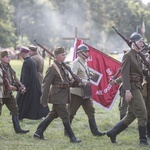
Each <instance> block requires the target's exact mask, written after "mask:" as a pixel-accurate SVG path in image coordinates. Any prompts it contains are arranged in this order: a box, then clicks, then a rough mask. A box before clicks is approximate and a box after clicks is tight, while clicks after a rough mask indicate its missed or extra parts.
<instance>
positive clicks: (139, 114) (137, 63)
mask: <svg viewBox="0 0 150 150" xmlns="http://www.w3.org/2000/svg"><path fill="white" fill-rule="evenodd" d="M121 76H122V81H123V90H124V91H126V90H130V91H131V93H132V96H133V98H132V100H131V101H130V102H129V104H128V105H129V107H128V109H127V115H126V116H125V118H123V122H124V123H125V124H126V125H127V126H128V125H129V124H131V123H132V122H133V121H134V120H135V118H137V119H138V126H146V123H147V111H146V106H145V103H144V99H143V95H142V93H141V89H142V84H141V83H142V81H134V80H133V79H132V77H133V76H136V77H137V78H141V79H142V77H143V69H142V61H141V59H140V57H139V55H138V53H137V51H135V50H133V49H131V50H130V51H128V52H127V53H126V54H125V55H124V57H123V61H122V71H121Z"/></svg>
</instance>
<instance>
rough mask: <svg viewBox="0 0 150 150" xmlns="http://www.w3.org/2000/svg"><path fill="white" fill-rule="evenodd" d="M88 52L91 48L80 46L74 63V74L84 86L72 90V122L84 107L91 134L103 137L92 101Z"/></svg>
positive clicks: (70, 108)
mask: <svg viewBox="0 0 150 150" xmlns="http://www.w3.org/2000/svg"><path fill="white" fill-rule="evenodd" d="M88 52H89V48H88V47H87V46H86V45H84V44H82V45H80V46H79V47H78V49H77V55H78V57H77V58H76V59H75V60H74V61H73V63H72V67H71V69H72V72H73V73H74V74H76V75H77V76H78V77H79V78H81V79H82V82H83V84H84V85H83V86H80V87H72V88H71V103H70V105H69V111H70V122H71V123H72V120H73V118H74V116H75V115H76V113H77V111H78V109H79V107H80V106H82V108H83V109H84V112H85V114H86V115H87V117H88V122H89V127H90V130H91V133H92V134H93V135H94V136H103V135H104V133H101V132H100V131H99V130H98V128H97V124H96V121H95V108H94V107H93V101H92V99H91V96H92V94H90V93H91V82H90V74H89V69H88V66H87V62H86V59H87V58H88ZM84 87H85V88H84ZM89 89H90V90H89ZM84 92H85V93H84Z"/></svg>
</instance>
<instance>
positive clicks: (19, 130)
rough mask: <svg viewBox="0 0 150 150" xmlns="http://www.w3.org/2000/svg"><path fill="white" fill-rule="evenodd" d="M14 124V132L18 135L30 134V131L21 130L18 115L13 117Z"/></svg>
mask: <svg viewBox="0 0 150 150" xmlns="http://www.w3.org/2000/svg"><path fill="white" fill-rule="evenodd" d="M12 122H13V126H14V130H15V132H16V133H28V132H29V130H23V129H21V127H20V124H19V118H18V115H12Z"/></svg>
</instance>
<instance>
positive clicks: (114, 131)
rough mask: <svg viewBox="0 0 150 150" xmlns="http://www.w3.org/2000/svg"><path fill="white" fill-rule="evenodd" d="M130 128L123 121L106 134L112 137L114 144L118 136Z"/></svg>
mask: <svg viewBox="0 0 150 150" xmlns="http://www.w3.org/2000/svg"><path fill="white" fill-rule="evenodd" d="M127 127H128V126H127V125H125V124H124V123H123V121H120V122H118V123H117V124H116V125H115V126H114V127H113V128H112V129H111V130H109V131H107V132H106V134H107V136H108V137H110V139H111V142H112V143H117V142H116V136H117V135H118V134H119V133H120V132H122V131H123V130H125V129H126V128H127Z"/></svg>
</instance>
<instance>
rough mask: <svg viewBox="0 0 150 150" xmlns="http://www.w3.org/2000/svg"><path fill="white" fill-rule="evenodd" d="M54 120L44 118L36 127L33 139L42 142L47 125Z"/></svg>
mask: <svg viewBox="0 0 150 150" xmlns="http://www.w3.org/2000/svg"><path fill="white" fill-rule="evenodd" d="M53 120H54V118H49V117H46V118H45V119H44V120H43V121H42V122H41V123H40V124H39V126H38V127H37V130H36V132H35V133H34V135H33V136H34V137H35V138H37V139H41V140H44V139H45V138H44V135H43V133H44V131H45V130H46V128H47V127H48V125H49V124H50V123H51V122H52V121H53Z"/></svg>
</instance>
